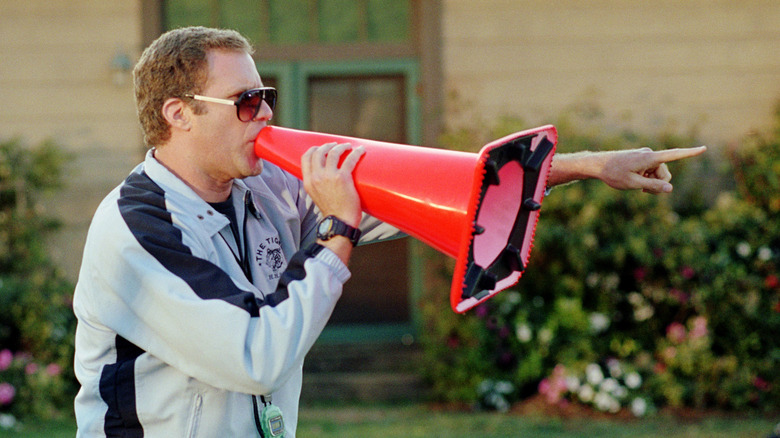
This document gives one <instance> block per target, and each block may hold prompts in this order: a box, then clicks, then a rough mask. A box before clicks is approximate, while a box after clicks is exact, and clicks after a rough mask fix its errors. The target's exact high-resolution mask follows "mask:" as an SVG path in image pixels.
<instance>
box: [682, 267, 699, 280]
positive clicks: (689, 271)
mask: <svg viewBox="0 0 780 438" xmlns="http://www.w3.org/2000/svg"><path fill="white" fill-rule="evenodd" d="M680 275H682V276H683V278H684V279H686V280H690V279H691V278H693V276H694V275H696V271H694V270H693V268H691V267H690V266H683V268H682V269H681V270H680Z"/></svg>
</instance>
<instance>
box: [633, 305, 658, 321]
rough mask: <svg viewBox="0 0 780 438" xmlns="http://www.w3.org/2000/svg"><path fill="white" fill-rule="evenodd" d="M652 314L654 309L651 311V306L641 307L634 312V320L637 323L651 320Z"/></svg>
mask: <svg viewBox="0 0 780 438" xmlns="http://www.w3.org/2000/svg"><path fill="white" fill-rule="evenodd" d="M654 314H655V309H653V306H642V307H640V308H638V309H636V310H634V319H635V320H637V321H638V322H641V321H647V320H648V319H650V318H652V317H653V315H654Z"/></svg>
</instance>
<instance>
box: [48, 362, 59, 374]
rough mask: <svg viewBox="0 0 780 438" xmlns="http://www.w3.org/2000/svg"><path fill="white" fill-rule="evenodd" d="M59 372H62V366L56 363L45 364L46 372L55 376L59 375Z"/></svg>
mask: <svg viewBox="0 0 780 438" xmlns="http://www.w3.org/2000/svg"><path fill="white" fill-rule="evenodd" d="M60 373H62V367H61V366H59V365H57V364H56V363H50V364H49V365H47V366H46V374H48V375H50V376H52V377H55V376H59V375H60Z"/></svg>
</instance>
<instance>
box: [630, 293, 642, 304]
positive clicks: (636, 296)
mask: <svg viewBox="0 0 780 438" xmlns="http://www.w3.org/2000/svg"><path fill="white" fill-rule="evenodd" d="M628 302H629V303H631V304H632V305H633V306H634V307H639V306H641V305H642V304H644V303H645V297H643V296H642V294H640V293H639V292H631V293H630V294H628Z"/></svg>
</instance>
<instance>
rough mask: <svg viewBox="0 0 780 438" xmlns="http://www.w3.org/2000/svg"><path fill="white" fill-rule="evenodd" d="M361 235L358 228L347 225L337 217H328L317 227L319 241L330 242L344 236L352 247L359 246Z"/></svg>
mask: <svg viewBox="0 0 780 438" xmlns="http://www.w3.org/2000/svg"><path fill="white" fill-rule="evenodd" d="M360 234H361V231H360V230H359V229H358V228H355V227H352V226H349V225H347V224H345V223H344V222H343V221H341V219H339V218H337V217H336V216H328V217H326V218H325V219H323V220H321V221H320V224H319V225H318V226H317V238H318V239H320V240H330V239H331V238H332V237H333V236H344V237H346V238H347V239H349V241H350V242H352V246H355V245H357V243H358V240H359V239H360Z"/></svg>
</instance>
